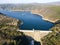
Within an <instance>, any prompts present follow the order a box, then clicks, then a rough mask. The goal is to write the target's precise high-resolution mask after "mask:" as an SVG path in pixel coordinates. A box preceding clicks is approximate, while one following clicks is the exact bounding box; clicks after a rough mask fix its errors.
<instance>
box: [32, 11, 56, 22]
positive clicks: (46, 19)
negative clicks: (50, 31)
mask: <svg viewBox="0 0 60 45" xmlns="http://www.w3.org/2000/svg"><path fill="white" fill-rule="evenodd" d="M31 13H32V14H37V15H39V16H42V19H43V20H45V21H49V22H52V23H55V22H56V21H57V20H54V21H53V20H50V19H48V18H45V17H44V16H43V15H42V14H39V13H34V12H32V11H31Z"/></svg>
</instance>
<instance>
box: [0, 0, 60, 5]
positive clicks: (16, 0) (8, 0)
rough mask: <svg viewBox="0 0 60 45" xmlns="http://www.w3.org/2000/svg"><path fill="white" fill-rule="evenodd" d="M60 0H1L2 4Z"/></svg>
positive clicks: (54, 0)
mask: <svg viewBox="0 0 60 45" xmlns="http://www.w3.org/2000/svg"><path fill="white" fill-rule="evenodd" d="M56 1H60V0H0V4H5V3H48V2H56Z"/></svg>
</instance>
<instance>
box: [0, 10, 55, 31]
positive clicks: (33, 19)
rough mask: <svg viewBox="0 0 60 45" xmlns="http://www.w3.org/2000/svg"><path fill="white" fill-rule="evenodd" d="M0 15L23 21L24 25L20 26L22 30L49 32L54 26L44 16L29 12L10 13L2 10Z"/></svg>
mask: <svg viewBox="0 0 60 45" xmlns="http://www.w3.org/2000/svg"><path fill="white" fill-rule="evenodd" d="M0 13H2V14H4V15H6V16H9V17H12V18H16V19H19V20H21V21H22V24H21V25H20V26H19V29H21V30H32V29H35V30H49V29H50V28H52V27H53V26H54V23H52V22H48V21H45V20H43V19H42V16H39V15H37V14H32V13H31V12H29V11H15V12H13V11H8V10H0Z"/></svg>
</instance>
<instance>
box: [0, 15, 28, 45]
mask: <svg viewBox="0 0 60 45" xmlns="http://www.w3.org/2000/svg"><path fill="white" fill-rule="evenodd" d="M14 21H16V20H14V19H12V18H8V17H6V16H3V15H0V45H28V43H29V41H28V39H27V38H26V36H25V34H24V33H23V32H19V31H17V29H18V26H17V25H12V23H17V21H16V22H14Z"/></svg>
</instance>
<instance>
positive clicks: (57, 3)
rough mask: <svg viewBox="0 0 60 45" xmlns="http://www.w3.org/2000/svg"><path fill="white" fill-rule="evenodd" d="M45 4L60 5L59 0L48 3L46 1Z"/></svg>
mask: <svg viewBox="0 0 60 45" xmlns="http://www.w3.org/2000/svg"><path fill="white" fill-rule="evenodd" d="M47 4H50V5H59V6H60V1H59V2H50V3H47Z"/></svg>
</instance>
